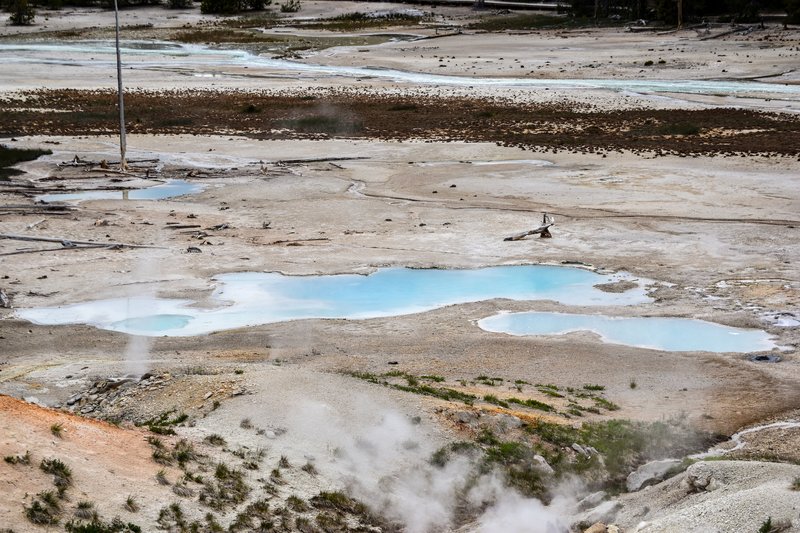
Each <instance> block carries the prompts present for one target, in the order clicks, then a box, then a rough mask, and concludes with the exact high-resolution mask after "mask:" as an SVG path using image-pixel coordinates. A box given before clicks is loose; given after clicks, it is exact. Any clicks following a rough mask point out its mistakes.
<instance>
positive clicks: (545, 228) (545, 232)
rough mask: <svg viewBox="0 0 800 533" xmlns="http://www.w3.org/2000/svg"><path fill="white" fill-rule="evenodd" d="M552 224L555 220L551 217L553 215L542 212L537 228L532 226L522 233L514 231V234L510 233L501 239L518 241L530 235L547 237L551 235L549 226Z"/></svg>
mask: <svg viewBox="0 0 800 533" xmlns="http://www.w3.org/2000/svg"><path fill="white" fill-rule="evenodd" d="M553 224H555V220H554V219H553V217H551V216H550V215H548V214H547V213H544V215H542V224H541V226H539V227H538V228H534V229H532V230H529V231H523V232H522V233H516V234H514V235H511V236H510V237H506V238H505V239H503V240H504V241H519V240H522V239H524V238H525V237H528V236H530V235H539V237H540V238H542V239H549V238H550V237H552V236H553V235H552V234H551V233H550V227H551V226H553Z"/></svg>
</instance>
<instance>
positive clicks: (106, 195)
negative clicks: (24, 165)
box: [36, 180, 203, 202]
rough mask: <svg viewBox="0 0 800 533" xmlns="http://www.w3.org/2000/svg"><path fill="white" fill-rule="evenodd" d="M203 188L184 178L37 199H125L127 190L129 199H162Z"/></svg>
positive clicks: (45, 195)
mask: <svg viewBox="0 0 800 533" xmlns="http://www.w3.org/2000/svg"><path fill="white" fill-rule="evenodd" d="M202 190H203V186H202V185H197V184H194V183H189V182H188V181H183V180H167V181H165V182H164V183H163V184H161V185H155V186H153V187H146V188H144V189H130V190H128V191H83V192H76V193H65V194H43V195H41V196H37V197H36V200H37V201H38V200H41V201H43V202H70V201H71V202H79V201H81V200H124V199H125V194H124V193H125V192H127V193H128V194H127V196H128V200H161V199H164V198H173V197H175V196H183V195H184V194H195V193H198V192H200V191H202Z"/></svg>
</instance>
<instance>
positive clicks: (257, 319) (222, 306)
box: [17, 265, 650, 336]
mask: <svg viewBox="0 0 800 533" xmlns="http://www.w3.org/2000/svg"><path fill="white" fill-rule="evenodd" d="M626 279H630V276H629V275H627V274H625V273H617V274H597V273H595V272H591V271H589V270H584V269H580V268H574V267H558V266H543V265H524V266H499V267H489V268H479V269H471V270H439V269H409V268H384V269H379V270H378V271H376V272H374V273H372V274H370V275H367V276H364V275H358V274H341V275H326V276H284V275H282V274H276V273H255V272H249V273H247V272H246V273H237V274H225V275H221V276H218V277H216V278H215V280H216V281H217V288H216V290H215V291H214V293H213V294H212V303H213V304H215V305H214V307H213V308H211V309H208V308H197V307H194V306H193V304H194V302H192V301H189V300H170V299H163V298H143V297H134V298H118V299H109V300H98V301H91V302H83V303H77V304H73V305H67V306H63V307H51V308H38V309H21V310H19V311H17V316H19V317H20V318H24V319H26V320H30V321H32V322H35V323H38V324H46V325H58V324H91V325H94V326H96V327H98V328H101V329H108V330H112V331H120V332H124V333H130V334H134V335H146V336H160V335H168V336H189V335H201V334H205V333H210V332H213V331H221V330H226V329H234V328H240V327H245V326H255V325H260V324H268V323H272V322H282V321H287V320H296V319H305V318H348V319H365V318H375V317H385V316H398V315H407V314H411V313H420V312H423V311H430V310H432V309H436V308H440V307H444V306H447V305H453V304H462V303H467V302H476V301H481V300H489V299H492V298H509V299H513V300H553V301H557V302H560V303H563V304H567V305H632V304H638V303H645V302H648V301H650V299H649V298H648V296H647V294H646V292H645V289H644V287H642V286H638V287H637V288H634V289H631V290H628V291H625V292H623V293H610V292H603V291H601V290H600V289H597V288H595V287H594V285H596V284H600V283H610V282H615V281H621V280H626Z"/></svg>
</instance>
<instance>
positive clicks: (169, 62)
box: [0, 41, 800, 96]
mask: <svg viewBox="0 0 800 533" xmlns="http://www.w3.org/2000/svg"><path fill="white" fill-rule="evenodd" d="M121 53H122V56H123V62H124V65H125V68H126V69H143V70H168V71H169V70H174V71H176V72H181V73H187V74H190V75H196V76H212V77H218V76H225V74H224V73H223V72H221V71H219V68H221V67H225V66H232V67H244V66H246V67H247V68H248V69H250V70H251V72H253V71H254V70H255V69H264V70H268V71H272V72H273V73H274V74H275V75H285V76H286V77H289V78H304V77H349V78H379V79H387V80H392V81H394V82H398V83H412V84H423V85H444V86H462V87H463V86H476V87H477V86H481V87H486V86H489V87H530V88H544V87H549V88H559V89H576V90H585V89H608V90H614V91H633V92H644V93H658V92H670V93H686V94H723V95H734V94H740V93H769V94H782V95H786V96H788V95H798V94H800V86H798V85H791V84H780V83H763V82H758V81H749V80H742V81H730V80H634V79H616V78H595V79H556V78H552V79H541V78H536V79H533V78H513V77H503V78H490V77H470V76H443V75H438V74H425V73H420V72H410V71H404V70H396V69H386V68H374V67H343V66H329V65H315V64H313V63H307V62H304V63H300V62H296V61H288V60H285V59H272V58H269V57H264V56H259V55H255V54H252V53H250V52H248V51H245V50H235V49H220V48H208V47H206V46H202V45H193V44H179V43H172V42H166V41H123V43H122V49H121ZM65 54H68V55H65ZM113 54H114V42H113V41H66V42H19V43H0V64H2V63H30V64H32V65H36V64H44V65H47V64H57V65H70V66H75V67H91V68H109V69H113V67H114V64H115V63H114V61H115V57H114V55H113ZM176 59H179V61H176ZM204 68H205V69H208V68H211V69H212V70H211V71H210V72H201V71H200V70H201V69H204ZM241 75H242V74H241V73H237V74H236V75H235V76H241ZM231 76H233V75H231Z"/></svg>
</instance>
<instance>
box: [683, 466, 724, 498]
mask: <svg viewBox="0 0 800 533" xmlns="http://www.w3.org/2000/svg"><path fill="white" fill-rule="evenodd" d="M686 483H687V484H688V485H689V489H690V490H692V491H694V492H702V491H712V490H716V489H718V488H719V482H717V481H716V480H715V479H714V472H713V470H712V469H711V467H710V466H709V465H708V464H707V463H705V462H703V461H700V462H699V463H695V464H693V465H691V466H690V467H689V468H687V469H686Z"/></svg>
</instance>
